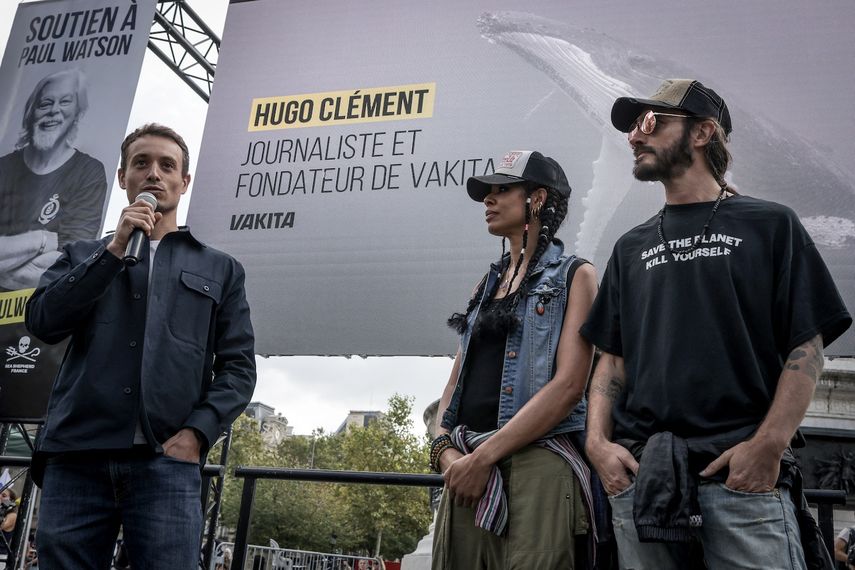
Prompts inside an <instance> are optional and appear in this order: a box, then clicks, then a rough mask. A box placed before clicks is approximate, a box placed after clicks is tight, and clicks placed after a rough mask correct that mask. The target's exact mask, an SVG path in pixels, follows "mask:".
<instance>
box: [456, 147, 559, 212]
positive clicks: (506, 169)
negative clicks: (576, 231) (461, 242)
mask: <svg viewBox="0 0 855 570" xmlns="http://www.w3.org/2000/svg"><path fill="white" fill-rule="evenodd" d="M523 182H534V183H536V184H541V185H543V186H545V187H547V188H554V189H555V190H557V191H558V193H559V194H561V195H562V196H564V197H565V198H566V197H569V196H570V184H569V183H568V182H567V176H566V175H565V174H564V170H563V169H562V168H561V165H559V164H558V163H557V162H556V161H555V159H553V158H550V157H548V156H543V155H542V154H540V153H539V152H537V151H536V150H512V151H510V152H508V153H506V154H505V155H504V156H503V157H502V159H501V160H500V161H499V165H498V166H497V167H496V171H495V173H493V174H487V175H485V176H472V177H471V178H469V180H467V181H466V190H467V192H469V197H470V198H472V199H473V200H475V201H476V202H482V201H483V200H484V198H485V197H486V196H487V194H489V193H490V190H491V188H492V186H493V185H497V186H502V185H504V186H508V185H511V184H520V183H523Z"/></svg>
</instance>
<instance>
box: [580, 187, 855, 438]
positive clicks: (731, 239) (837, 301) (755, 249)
mask: <svg viewBox="0 0 855 570" xmlns="http://www.w3.org/2000/svg"><path fill="white" fill-rule="evenodd" d="M711 208H712V203H711V202H705V203H697V204H685V205H676V206H668V207H667V209H666V215H665V221H664V228H665V235H666V237H667V239H669V240H670V242H671V247H672V249H682V248H684V247H686V246H687V245H688V244H689V243H690V242H689V241H688V240H689V239H691V237H692V236H698V235H699V234H700V231H701V229H702V227H703V224H704V222H705V221H706V219H707V217H708V216H709V214H710V210H711ZM657 223H658V216H654V217H653V218H651V219H650V220H648V221H647V222H645V223H643V224H641V225H640V226H637V227H636V228H634V229H632V230H630V231H629V232H627V233H626V234H624V235H623V236H622V237H621V238H620V239H619V240H618V242H617V244H616V245H615V248H614V251H613V253H612V257H611V259H610V260H609V264H608V267H607V268H606V271H605V274H604V276H603V281H602V284H601V287H600V291H599V293H598V295H597V298H596V300H595V302H594V306H593V307H592V309H591V313H590V315H589V317H588V320H587V322H586V323H585V324H584V325H583V326H582V329H581V333H582V335H583V336H585V338H587V339H588V340H590V341H591V342H592V343H593V344H595V345H597V346H598V347H600V348H601V349H602V350H604V351H606V352H609V353H611V354H615V355H618V356H622V357H623V358H624V365H625V370H626V389H625V390H624V391H623V392H622V394H621V395H620V397H619V399H618V401H617V402H616V403H615V406H614V409H613V418H614V424H615V428H614V437H615V438H630V439H639V440H645V439H647V438H648V437H650V436H651V435H653V434H654V433H657V432H661V431H666V430H667V431H671V432H673V433H675V434H677V435H679V436H682V437H696V436H700V435H714V434H726V433H728V432H731V431H734V430H740V429H743V430H744V429H745V428H746V427H750V426H757V425H759V423H760V422H761V421H762V420H763V418H764V416H765V414H766V412H767V411H768V409H769V405H770V404H771V402H772V398H773V397H774V394H775V388H776V387H777V382H778V377H779V375H780V373H781V370H782V368H783V364H784V362H785V361H786V358H787V356H788V355H789V353H790V351H791V350H792V349H793V348H795V347H796V346H798V345H799V344H802V343H803V342H805V341H807V340H810V339H811V338H813V337H814V336H816V335H817V334H818V333H822V335H823V340H824V342H825V344H829V343H830V342H832V341H833V340H834V339H836V338H837V337H838V336H840V334H842V333H843V332H844V331H845V330H846V329H847V328H848V327H849V325H850V324H851V322H852V319H851V317H850V316H849V313H848V312H847V311H846V307H845V306H844V304H843V301H842V300H841V298H840V294H839V293H838V292H837V288H836V287H835V285H834V283H833V282H832V279H831V275H830V274H829V272H828V269H827V268H826V266H825V263H824V262H823V261H822V259H821V257H820V256H819V253H818V252H817V250H816V248H815V247H814V245H813V242H812V241H811V239H810V236H809V235H808V234H807V232H806V231H805V229H804V228H803V227H802V225H801V223H800V222H799V220H798V218H797V216H796V215H795V213H794V212H793V211H792V210H790V209H789V208H787V207H785V206H781V205H779V204H775V203H772V202H766V201H763V200H758V199H755V198H751V197H747V196H734V197H731V198H729V199H727V200H725V201H723V202H722V203H721V205H720V207H719V209H718V212H717V213H716V215H715V217H714V218H713V220H712V223H711V225H710V231H709V234H708V237H707V239H706V240H705V242H704V243H702V244H701V245H700V246H699V247H698V248H697V249H696V250H695V251H693V252H691V253H685V254H678V255H676V256H675V255H672V254H670V253H668V251H666V250H665V248H664V247H663V245H662V244H661V242H660V239H659V236H658V233H657ZM681 240H682V241H681Z"/></svg>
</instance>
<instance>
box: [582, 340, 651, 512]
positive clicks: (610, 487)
mask: <svg viewBox="0 0 855 570" xmlns="http://www.w3.org/2000/svg"><path fill="white" fill-rule="evenodd" d="M625 387H626V372H625V371H624V366H623V358H622V357H620V356H615V355H613V354H609V353H607V352H604V353H603V354H602V356H600V361H599V362H598V363H597V368H596V370H595V371H594V375H593V377H592V378H591V387H590V389H589V391H588V425H587V431H588V433H587V436H586V439H585V451H586V453H587V454H588V459H589V460H590V462H591V464H592V465H593V466H594V469H596V470H597V473H598V474H599V476H600V479H601V480H602V482H603V487H605V489H606V493H608V494H609V495H615V494H617V493H620V492H621V491H623V490H624V489H626V488H627V487H629V484H630V482H631V480H630V473H636V472H637V471H638V463H637V462H636V461H635V458H634V457H633V456H632V454H631V453H630V452H629V451H627V450H626V448H624V447H622V446H620V445H618V444H616V443H612V441H611V438H612V427H613V425H614V424H613V423H612V407H613V406H614V403H615V401H616V400H617V399H618V396H620V393H621V392H623V390H624V388H625Z"/></svg>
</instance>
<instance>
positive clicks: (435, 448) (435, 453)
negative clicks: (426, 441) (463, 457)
mask: <svg viewBox="0 0 855 570" xmlns="http://www.w3.org/2000/svg"><path fill="white" fill-rule="evenodd" d="M450 447H454V444H453V443H452V442H451V438H450V437H448V434H445V433H444V434H442V435H440V436H439V437H437V438H436V439H434V440H433V442H432V443H431V444H430V468H431V470H432V471H433V472H435V473H441V472H442V470H441V469H440V466H439V458H440V456H441V455H442V454H443V453H444V452H445V451H446V450H447V449H448V448H450Z"/></svg>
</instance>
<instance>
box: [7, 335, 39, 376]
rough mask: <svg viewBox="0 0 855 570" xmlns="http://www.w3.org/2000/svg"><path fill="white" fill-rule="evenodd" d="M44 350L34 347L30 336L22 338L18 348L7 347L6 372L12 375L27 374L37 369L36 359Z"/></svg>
mask: <svg viewBox="0 0 855 570" xmlns="http://www.w3.org/2000/svg"><path fill="white" fill-rule="evenodd" d="M41 352H42V349H40V348H38V347H32V341H31V339H30V337H28V336H22V337H21V338H20V340H18V346H7V347H6V370H8V371H9V372H11V373H12V374H27V373H28V372H29V371H30V370H33V369H34V368H35V367H36V358H37V357H38V356H39V354H41Z"/></svg>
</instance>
